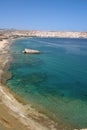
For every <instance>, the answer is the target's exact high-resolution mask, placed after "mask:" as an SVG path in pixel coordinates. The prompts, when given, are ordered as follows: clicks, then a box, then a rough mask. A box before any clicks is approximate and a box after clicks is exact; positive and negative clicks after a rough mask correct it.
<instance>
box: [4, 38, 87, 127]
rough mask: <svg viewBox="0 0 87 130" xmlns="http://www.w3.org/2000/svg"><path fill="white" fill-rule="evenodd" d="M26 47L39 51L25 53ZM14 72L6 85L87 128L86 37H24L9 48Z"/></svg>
mask: <svg viewBox="0 0 87 130" xmlns="http://www.w3.org/2000/svg"><path fill="white" fill-rule="evenodd" d="M25 48H30V49H35V50H39V51H41V53H40V54H23V53H22V51H23V50H24V49H25ZM10 54H11V55H12V57H13V61H12V63H11V65H10V68H9V71H10V72H11V73H12V77H11V79H10V80H8V81H7V82H6V85H7V86H8V87H9V88H10V89H11V90H12V91H13V92H14V93H16V94H17V95H20V96H21V97H22V98H24V99H25V100H26V101H27V102H29V103H31V104H32V105H33V106H34V107H36V108H37V109H39V110H40V111H41V112H42V113H45V114H48V115H49V116H50V118H53V120H56V121H57V119H61V120H63V121H65V122H67V123H69V124H71V125H74V126H76V127H77V128H87V39H85V38H84V39H83V38H76V39H75V38H37V37H33V38H22V39H17V40H15V41H14V42H13V44H12V45H11V48H10Z"/></svg>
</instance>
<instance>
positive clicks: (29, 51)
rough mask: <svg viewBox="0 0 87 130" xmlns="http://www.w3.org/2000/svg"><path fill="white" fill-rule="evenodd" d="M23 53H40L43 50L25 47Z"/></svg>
mask: <svg viewBox="0 0 87 130" xmlns="http://www.w3.org/2000/svg"><path fill="white" fill-rule="evenodd" d="M22 52H23V53H27V54H40V53H41V52H40V51H38V50H32V49H24V51H22Z"/></svg>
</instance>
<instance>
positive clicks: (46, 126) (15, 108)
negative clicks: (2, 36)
mask: <svg viewBox="0 0 87 130" xmlns="http://www.w3.org/2000/svg"><path fill="white" fill-rule="evenodd" d="M10 42H12V41H10ZM10 42H9V40H8V46H7V48H6V47H4V48H2V52H5V53H2V55H1V56H0V58H2V57H3V56H4V57H5V59H4V60H3V61H2V65H1V68H0V70H1V71H2V73H0V76H1V77H0V79H1V80H0V101H1V102H0V105H3V106H2V107H4V108H5V107H6V108H7V111H8V115H9V116H12V117H13V118H14V120H15V121H16V120H17V121H18V122H19V125H20V124H21V126H23V128H24V129H23V128H21V126H20V129H21V130H27V129H28V130H58V129H59V130H63V129H65V130H73V129H74V127H72V126H71V125H67V124H63V122H61V121H60V120H59V122H54V121H53V120H51V119H50V118H49V117H47V116H45V115H44V114H41V113H39V112H38V111H36V110H35V109H34V108H32V106H31V104H29V103H25V102H22V100H20V101H19V100H18V99H17V98H15V96H16V95H15V94H13V93H12V92H11V90H9V89H8V87H7V86H5V85H3V84H4V83H5V81H6V80H7V79H8V75H9V74H8V73H9V72H8V68H9V65H10V62H11V61H12V57H11V56H10V55H9V53H8V51H9V49H10V45H11V44H10ZM0 64H1V63H0ZM3 69H4V70H5V73H3V72H4V71H3ZM6 74H7V76H6ZM4 75H5V76H6V77H4ZM9 78H11V75H10V76H9ZM3 79H4V80H3ZM14 95H15V96H14ZM0 109H1V108H0ZM0 113H1V112H0ZM0 123H1V124H2V125H5V126H7V123H6V121H5V119H4V120H3V121H2V120H1V119H0ZM10 124H11V123H10ZM7 129H8V127H7V128H5V130H7ZM12 129H13V128H12ZM18 130H19V128H18Z"/></svg>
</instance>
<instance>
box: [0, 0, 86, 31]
mask: <svg viewBox="0 0 87 130" xmlns="http://www.w3.org/2000/svg"><path fill="white" fill-rule="evenodd" d="M0 28H13V29H24V30H48V31H86V32H87V0H0Z"/></svg>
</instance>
